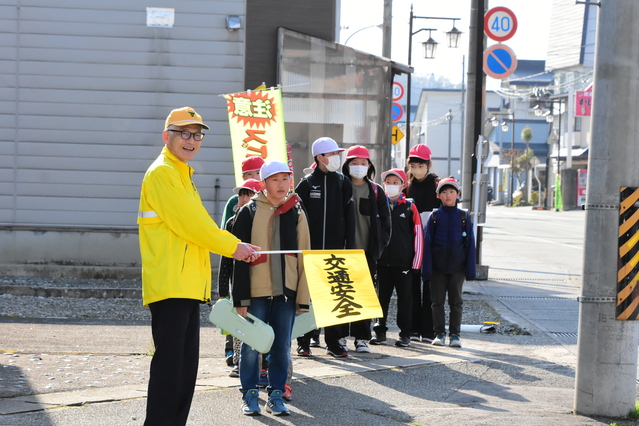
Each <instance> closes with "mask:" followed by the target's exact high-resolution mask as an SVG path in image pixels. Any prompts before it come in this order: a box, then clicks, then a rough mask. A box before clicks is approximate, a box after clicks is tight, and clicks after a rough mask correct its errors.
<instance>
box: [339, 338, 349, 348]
mask: <svg viewBox="0 0 639 426" xmlns="http://www.w3.org/2000/svg"><path fill="white" fill-rule="evenodd" d="M339 345H340V346H341V347H342V348H343V349H344V350H345V351H346V352H348V346H347V345H346V338H345V337H342V338H341V339H339Z"/></svg>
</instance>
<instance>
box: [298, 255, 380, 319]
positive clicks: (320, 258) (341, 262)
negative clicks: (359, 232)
mask: <svg viewBox="0 0 639 426" xmlns="http://www.w3.org/2000/svg"><path fill="white" fill-rule="evenodd" d="M302 256H304V271H305V273H306V281H307V282H308V288H309V291H310V293H311V301H312V302H313V310H314V312H315V324H317V327H318V328H320V327H327V326H330V325H336V324H345V323H349V322H353V321H359V320H363V319H370V318H381V317H382V308H381V306H380V305H379V299H378V298H377V293H376V292H375V286H374V285H373V280H372V279H371V273H370V271H369V269H368V262H367V261H366V255H365V254H364V250H305V251H303V252H302Z"/></svg>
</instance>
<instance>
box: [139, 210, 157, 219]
mask: <svg viewBox="0 0 639 426" xmlns="http://www.w3.org/2000/svg"><path fill="white" fill-rule="evenodd" d="M138 217H141V218H149V217H158V214H157V213H156V212H155V211H153V210H149V211H146V212H143V211H138Z"/></svg>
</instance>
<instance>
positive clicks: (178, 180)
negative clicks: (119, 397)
mask: <svg viewBox="0 0 639 426" xmlns="http://www.w3.org/2000/svg"><path fill="white" fill-rule="evenodd" d="M203 129H209V127H208V126H207V125H206V124H204V123H203V122H202V117H201V116H200V115H199V114H198V113H197V112H195V110H194V109H193V108H190V107H183V108H179V109H175V110H173V111H171V113H170V114H169V116H168V117H167V119H166V124H165V129H164V131H163V132H162V139H163V140H164V145H165V147H164V148H163V149H162V152H161V153H160V156H159V157H158V158H157V159H156V160H155V161H154V162H153V164H151V166H150V167H149V169H148V170H147V172H146V174H145V175H144V180H143V181H142V190H141V193H140V210H139V212H138V225H139V234H140V253H141V256H142V297H143V299H144V305H145V306H148V307H149V308H150V309H151V329H152V334H153V342H154V345H155V353H154V355H153V360H152V361H151V372H150V378H149V391H148V399H147V408H146V420H145V423H144V424H145V425H146V426H149V425H153V426H159V425H167V426H168V425H170V426H176V425H185V424H186V420H187V418H188V415H189V409H190V407H191V400H192V399H193V392H194V390H195V380H196V378H197V369H198V359H199V350H200V303H205V302H209V301H210V299H211V264H210V255H209V252H213V253H217V254H220V255H222V256H227V257H233V258H235V259H236V260H240V261H247V262H252V261H254V260H256V259H257V257H258V255H256V254H254V252H255V251H256V250H259V247H256V246H253V245H250V244H246V243H242V242H241V241H240V240H239V239H238V238H236V237H235V236H234V235H233V234H231V233H230V232H228V231H223V230H221V229H219V228H218V226H217V225H216V224H215V222H214V221H213V220H212V219H211V217H210V216H209V214H208V213H207V211H206V209H205V208H204V206H203V205H202V200H201V199H200V195H199V194H198V192H197V188H196V187H195V185H194V184H193V182H192V180H191V176H192V175H193V169H192V168H191V167H190V166H189V165H188V161H189V160H191V159H193V157H195V155H196V154H197V152H198V151H199V149H200V146H201V145H202V139H203V138H204V133H202V130H203Z"/></svg>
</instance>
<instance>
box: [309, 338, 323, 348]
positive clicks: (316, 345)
mask: <svg viewBox="0 0 639 426" xmlns="http://www.w3.org/2000/svg"><path fill="white" fill-rule="evenodd" d="M310 347H311V348H319V347H321V346H320V341H319V337H312V338H311V344H310Z"/></svg>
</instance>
